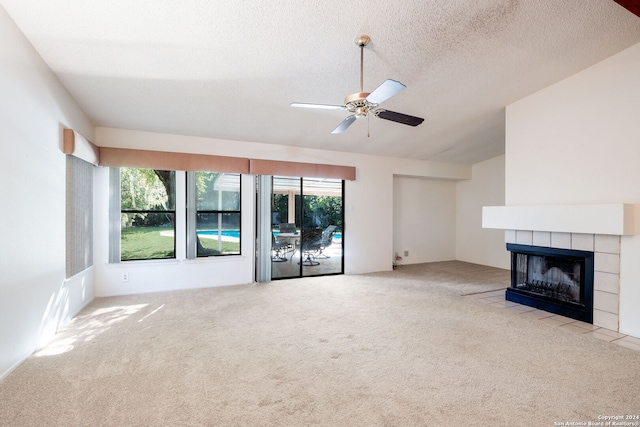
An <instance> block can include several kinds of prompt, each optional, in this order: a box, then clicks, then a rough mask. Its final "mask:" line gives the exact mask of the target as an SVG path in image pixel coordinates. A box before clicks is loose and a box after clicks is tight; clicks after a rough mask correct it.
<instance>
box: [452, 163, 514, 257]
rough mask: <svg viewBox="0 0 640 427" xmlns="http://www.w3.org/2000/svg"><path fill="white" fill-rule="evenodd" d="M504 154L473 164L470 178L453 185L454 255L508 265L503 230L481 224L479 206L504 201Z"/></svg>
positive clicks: (501, 203)
mask: <svg viewBox="0 0 640 427" xmlns="http://www.w3.org/2000/svg"><path fill="white" fill-rule="evenodd" d="M504 165H505V157H504V156H498V157H494V158H493V159H489V160H485V161H484V162H480V163H477V164H475V165H473V167H472V170H471V173H472V179H470V180H466V181H460V182H458V184H457V185H456V225H457V234H456V259H458V260H460V261H466V262H472V263H475V264H482V265H489V266H491V267H497V268H505V269H509V268H510V256H509V252H507V249H506V245H505V240H504V232H503V231H502V230H491V229H486V228H482V207H483V206H502V205H504V185H505V181H504Z"/></svg>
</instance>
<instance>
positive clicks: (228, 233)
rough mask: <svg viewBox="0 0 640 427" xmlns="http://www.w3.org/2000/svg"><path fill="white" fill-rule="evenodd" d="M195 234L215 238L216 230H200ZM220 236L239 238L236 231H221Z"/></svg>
mask: <svg viewBox="0 0 640 427" xmlns="http://www.w3.org/2000/svg"><path fill="white" fill-rule="evenodd" d="M197 233H198V235H199V236H217V235H218V230H200V231H198V232H197ZM220 234H221V235H223V236H227V237H235V238H239V237H240V231H238V230H222V232H221V233H220Z"/></svg>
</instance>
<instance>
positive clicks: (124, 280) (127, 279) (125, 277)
mask: <svg viewBox="0 0 640 427" xmlns="http://www.w3.org/2000/svg"><path fill="white" fill-rule="evenodd" d="M122 281H123V282H128V281H129V273H122Z"/></svg>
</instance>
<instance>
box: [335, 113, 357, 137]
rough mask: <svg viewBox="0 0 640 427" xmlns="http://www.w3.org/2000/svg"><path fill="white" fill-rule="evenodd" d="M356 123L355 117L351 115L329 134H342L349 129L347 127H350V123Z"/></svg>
mask: <svg viewBox="0 0 640 427" xmlns="http://www.w3.org/2000/svg"><path fill="white" fill-rule="evenodd" d="M355 121H356V115H355V114H352V115H350V116H349V117H347V118H346V119H344V120H343V121H341V122H340V124H339V125H338V127H337V128H335V129H334V130H333V132H331V133H342V132H344V131H345V130H347V129H348V128H349V126H351V123H353V122H355Z"/></svg>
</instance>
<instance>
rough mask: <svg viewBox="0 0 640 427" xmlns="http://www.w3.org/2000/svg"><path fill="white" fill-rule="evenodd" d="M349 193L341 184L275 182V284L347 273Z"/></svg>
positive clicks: (334, 181)
mask: <svg viewBox="0 0 640 427" xmlns="http://www.w3.org/2000/svg"><path fill="white" fill-rule="evenodd" d="M343 188H344V182H343V181H342V180H338V179H325V178H296V177H283V176H274V177H273V186H272V195H271V222H272V224H271V226H272V235H273V238H272V258H271V259H272V265H271V277H272V278H273V279H284V278H292V277H301V276H319V275H326V274H341V273H343V271H344V259H343V251H342V249H343V241H344V209H343V195H344V190H343Z"/></svg>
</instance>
